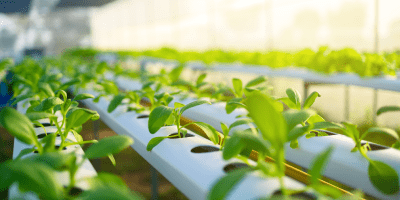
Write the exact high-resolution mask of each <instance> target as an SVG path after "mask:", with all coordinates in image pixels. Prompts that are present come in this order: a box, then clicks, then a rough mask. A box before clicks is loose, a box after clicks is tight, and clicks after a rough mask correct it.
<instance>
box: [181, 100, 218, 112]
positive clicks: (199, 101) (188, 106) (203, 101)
mask: <svg viewBox="0 0 400 200" xmlns="http://www.w3.org/2000/svg"><path fill="white" fill-rule="evenodd" d="M205 103H207V104H210V105H211V102H209V101H207V100H197V101H193V102H190V103H188V104H187V105H186V106H183V107H182V108H181V112H180V113H181V114H182V113H183V112H185V110H187V109H189V108H193V107H195V106H199V105H201V104H205Z"/></svg>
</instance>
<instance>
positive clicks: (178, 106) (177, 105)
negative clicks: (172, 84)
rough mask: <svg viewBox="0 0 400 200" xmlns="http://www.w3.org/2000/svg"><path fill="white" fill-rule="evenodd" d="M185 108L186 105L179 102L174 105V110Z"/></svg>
mask: <svg viewBox="0 0 400 200" xmlns="http://www.w3.org/2000/svg"><path fill="white" fill-rule="evenodd" d="M183 106H185V104H183V103H179V102H175V103H174V108H175V109H176V108H182V107H183Z"/></svg>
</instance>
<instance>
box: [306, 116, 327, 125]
mask: <svg viewBox="0 0 400 200" xmlns="http://www.w3.org/2000/svg"><path fill="white" fill-rule="evenodd" d="M324 121H325V120H324V118H322V117H321V116H320V115H318V114H315V115H313V116H311V117H310V118H308V119H307V122H308V123H309V124H314V123H317V122H324Z"/></svg>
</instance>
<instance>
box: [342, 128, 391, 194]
mask: <svg viewBox="0 0 400 200" xmlns="http://www.w3.org/2000/svg"><path fill="white" fill-rule="evenodd" d="M339 129H340V130H342V131H343V133H344V134H345V135H346V136H348V137H350V138H351V139H353V141H354V143H355V144H356V145H355V147H354V148H353V150H352V152H356V151H358V152H360V154H361V155H362V156H363V157H364V158H365V159H367V160H368V162H369V165H368V175H369V179H370V181H371V183H372V184H373V185H374V186H375V188H377V189H378V190H379V191H380V192H382V193H384V194H387V195H393V194H396V193H398V192H399V175H398V173H397V172H396V170H395V169H393V168H392V167H391V166H389V165H388V164H386V163H383V162H381V161H377V160H372V159H371V158H369V157H368V155H367V152H368V150H370V147H369V145H368V143H366V144H365V145H362V143H361V141H362V140H363V139H364V138H365V137H366V136H368V135H369V134H383V135H386V136H390V137H393V138H395V139H396V140H399V136H398V135H397V133H396V132H395V131H394V130H392V129H389V128H379V127H372V128H369V129H368V130H367V131H366V132H364V134H362V136H361V135H360V133H359V131H358V130H357V126H356V125H353V124H350V123H346V122H343V126H341V127H340V128H339Z"/></svg>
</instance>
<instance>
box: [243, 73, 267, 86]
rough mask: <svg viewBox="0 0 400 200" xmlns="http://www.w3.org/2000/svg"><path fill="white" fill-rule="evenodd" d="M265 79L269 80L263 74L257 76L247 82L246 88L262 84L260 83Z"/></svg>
mask: <svg viewBox="0 0 400 200" xmlns="http://www.w3.org/2000/svg"><path fill="white" fill-rule="evenodd" d="M265 81H267V79H266V78H265V77H263V76H260V77H257V78H255V79H253V80H251V81H249V82H248V83H247V84H246V86H245V88H249V87H253V86H256V85H258V84H260V83H263V82H265Z"/></svg>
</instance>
